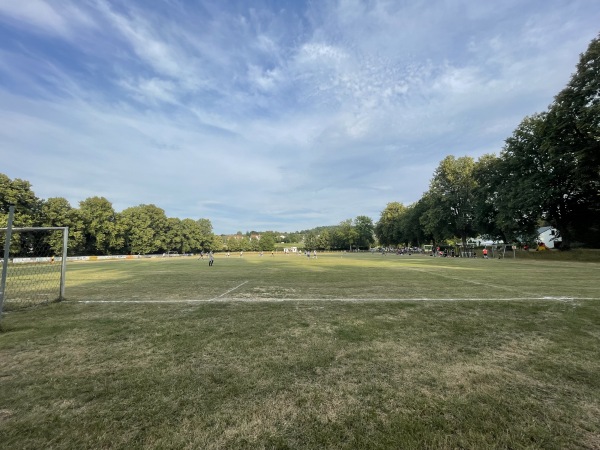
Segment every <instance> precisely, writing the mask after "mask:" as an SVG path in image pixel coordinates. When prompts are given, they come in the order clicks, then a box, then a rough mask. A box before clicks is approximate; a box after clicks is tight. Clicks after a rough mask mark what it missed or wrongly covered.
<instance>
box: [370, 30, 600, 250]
mask: <svg viewBox="0 0 600 450" xmlns="http://www.w3.org/2000/svg"><path fill="white" fill-rule="evenodd" d="M542 223H544V224H548V225H551V226H552V227H554V228H556V229H557V230H558V235H559V236H560V237H561V239H562V248H564V249H568V248H570V247H571V246H573V245H582V246H589V247H596V248H598V247H600V39H599V38H596V39H594V40H592V42H591V43H590V45H589V47H588V49H587V51H586V52H585V53H583V54H581V55H580V59H579V63H578V65H577V70H576V72H575V73H574V74H573V75H572V77H571V79H570V81H569V83H568V84H567V86H566V87H565V88H564V89H563V90H562V91H560V92H559V93H558V95H556V97H555V98H554V101H553V102H552V103H551V104H550V105H549V107H548V109H547V111H545V112H542V113H538V114H534V115H532V116H529V117H526V118H525V119H523V121H522V122H521V123H520V124H519V126H518V127H517V128H516V129H515V130H514V132H513V134H512V136H510V137H509V138H508V139H506V141H505V145H504V147H503V149H502V150H501V152H500V154H499V155H498V156H496V155H493V154H489V155H484V156H482V157H480V158H479V159H478V160H475V159H474V158H471V157H468V156H464V157H459V158H456V157H454V156H452V155H450V156H447V157H446V158H444V159H443V160H442V161H441V162H440V164H439V166H438V167H437V169H436V170H435V172H434V174H433V177H432V180H431V183H430V186H429V190H428V191H427V192H425V193H424V194H423V196H422V198H421V199H420V200H418V201H417V202H415V203H413V204H411V205H409V206H404V205H403V204H401V203H398V202H393V203H389V204H388V205H387V206H386V208H385V209H384V210H383V211H382V212H381V217H380V219H379V221H378V223H377V225H376V227H375V233H376V235H377V238H378V239H379V241H380V243H381V244H382V245H399V244H405V245H408V244H410V243H413V244H419V243H429V242H432V243H440V242H443V241H445V240H451V239H456V238H458V239H459V240H460V241H462V243H463V245H466V242H467V239H468V238H470V237H475V236H483V237H487V238H490V239H493V240H497V241H503V242H506V243H509V242H531V241H532V240H535V237H536V236H537V232H536V230H537V228H538V226H539V225H540V224H542Z"/></svg>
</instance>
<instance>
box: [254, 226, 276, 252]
mask: <svg viewBox="0 0 600 450" xmlns="http://www.w3.org/2000/svg"><path fill="white" fill-rule="evenodd" d="M276 240H277V236H276V235H275V233H273V232H272V231H267V232H265V233H263V234H262V235H261V236H260V241H258V249H259V250H261V251H265V252H272V251H273V250H275V243H276V242H277V241H276Z"/></svg>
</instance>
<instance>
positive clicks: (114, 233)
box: [79, 197, 124, 255]
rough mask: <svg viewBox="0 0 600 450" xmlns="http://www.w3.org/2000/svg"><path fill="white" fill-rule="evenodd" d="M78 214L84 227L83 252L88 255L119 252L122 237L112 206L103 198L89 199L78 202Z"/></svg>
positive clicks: (121, 245) (121, 246)
mask: <svg viewBox="0 0 600 450" xmlns="http://www.w3.org/2000/svg"><path fill="white" fill-rule="evenodd" d="M79 213H80V216H81V220H82V222H83V226H84V237H85V244H84V251H85V253H86V254H88V255H108V254H110V253H111V251H112V250H117V251H119V252H120V251H121V250H122V248H123V242H124V241H123V237H122V235H121V233H120V229H119V227H118V226H117V216H116V214H115V211H114V209H113V207H112V204H111V203H110V202H109V201H108V200H107V199H105V198H104V197H90V198H87V199H85V200H83V201H82V202H79Z"/></svg>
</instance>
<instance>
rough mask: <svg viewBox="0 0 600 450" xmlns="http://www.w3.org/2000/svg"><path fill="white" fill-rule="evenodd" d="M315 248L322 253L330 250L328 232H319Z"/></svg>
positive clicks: (329, 235)
mask: <svg viewBox="0 0 600 450" xmlns="http://www.w3.org/2000/svg"><path fill="white" fill-rule="evenodd" d="M317 248H318V249H319V250H324V251H329V250H331V234H330V233H329V231H328V230H323V231H321V234H319V236H318V237H317Z"/></svg>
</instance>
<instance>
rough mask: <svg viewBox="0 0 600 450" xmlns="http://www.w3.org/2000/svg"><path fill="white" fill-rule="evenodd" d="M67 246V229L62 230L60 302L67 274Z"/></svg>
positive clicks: (63, 294) (63, 293)
mask: <svg viewBox="0 0 600 450" xmlns="http://www.w3.org/2000/svg"><path fill="white" fill-rule="evenodd" d="M67 245H69V227H65V228H64V229H63V254H62V261H61V267H60V300H64V298H65V281H66V280H65V276H66V274H67Z"/></svg>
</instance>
